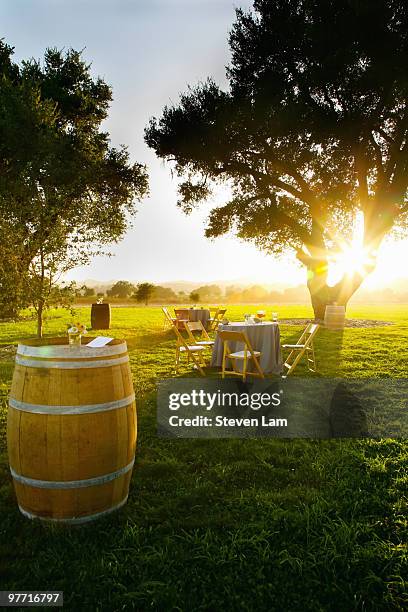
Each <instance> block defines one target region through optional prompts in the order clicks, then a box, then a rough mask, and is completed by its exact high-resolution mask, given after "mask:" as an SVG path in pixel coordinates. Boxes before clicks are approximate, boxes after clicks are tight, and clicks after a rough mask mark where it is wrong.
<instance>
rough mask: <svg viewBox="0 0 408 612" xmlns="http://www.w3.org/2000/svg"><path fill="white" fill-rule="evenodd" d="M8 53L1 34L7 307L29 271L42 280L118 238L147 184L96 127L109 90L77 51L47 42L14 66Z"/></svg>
mask: <svg viewBox="0 0 408 612" xmlns="http://www.w3.org/2000/svg"><path fill="white" fill-rule="evenodd" d="M12 54H13V49H12V48H11V47H10V46H9V45H7V44H6V43H5V42H4V41H0V244H2V245H3V246H1V247H0V249H1V250H2V253H1V254H2V255H3V256H4V255H5V256H7V253H4V252H3V251H4V249H8V250H10V249H11V250H12V252H13V257H14V259H15V265H14V267H13V268H8V272H7V271H6V270H2V269H0V273H1V276H0V286H1V287H0V288H1V291H0V293H1V295H2V296H3V298H4V296H6V298H5V299H6V300H7V301H8V303H9V304H13V305H14V306H15V305H16V303H17V302H18V300H19V298H18V296H17V292H19V295H20V298H21V294H22V293H24V292H25V291H26V290H27V288H28V287H30V286H33V285H32V283H30V282H29V279H30V275H34V276H35V277H36V279H38V275H39V277H40V278H43V279H44V278H45V279H46V280H47V282H48V281H49V279H50V278H51V276H52V275H54V274H55V272H56V268H55V266H56V264H57V261H58V265H57V271H60V272H64V271H66V270H67V269H70V268H72V267H73V266H75V265H79V264H83V263H86V262H87V261H88V260H89V258H90V257H91V256H92V255H94V254H96V253H99V252H101V249H103V248H104V247H105V246H106V245H108V244H110V243H112V242H117V241H118V240H120V239H121V238H122V237H123V235H124V233H125V230H126V228H127V226H128V223H129V220H130V217H131V215H133V214H134V213H135V204H136V201H137V200H140V199H141V198H142V197H143V196H144V195H145V194H146V193H147V188H148V186H147V173H146V169H145V167H144V166H143V165H141V164H138V163H131V161H130V159H129V154H128V152H127V150H126V148H125V147H123V146H122V147H119V148H115V147H113V146H112V145H111V143H110V139H109V134H108V133H107V132H105V131H103V130H102V129H101V123H102V122H103V120H104V119H106V117H107V114H108V109H109V105H110V102H111V100H112V92H111V88H110V87H109V85H107V84H106V83H105V82H104V81H103V80H102V79H100V78H95V77H93V75H92V72H91V66H90V65H89V64H87V63H86V62H85V61H84V60H83V58H82V55H81V53H79V52H77V51H75V50H72V49H71V50H69V51H67V52H66V53H63V52H62V51H59V50H57V49H47V51H46V53H45V56H44V60H43V62H39V61H36V60H28V61H23V62H22V63H21V64H16V63H14V62H13V61H12ZM13 270H14V271H15V272H16V274H14V273H12V272H13ZM23 280H25V281H28V282H26V289H24V288H22V283H23ZM38 286H40V285H38ZM13 291H14V295H13ZM40 293H41V292H40ZM43 297H44V296H41V295H39V296H38V299H39V301H40V302H41V301H42V300H43Z"/></svg>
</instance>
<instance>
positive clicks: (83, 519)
mask: <svg viewBox="0 0 408 612" xmlns="http://www.w3.org/2000/svg"><path fill="white" fill-rule="evenodd" d="M127 500H128V496H127V495H126V497H125V498H124V499H122V501H120V502H119V503H118V504H116V505H115V506H112V508H108V509H107V510H101V512H96V513H95V514H87V515H85V516H78V517H76V516H73V517H69V518H54V517H51V516H38V514H32V513H31V512H28V511H27V510H24V508H22V507H21V506H20V504H19V506H18V509H19V510H20V512H21V514H23V515H24V516H25V517H27V518H29V519H33V520H34V519H38V520H40V521H47V522H51V523H72V524H76V525H79V524H81V523H88V522H90V521H94V520H95V519H98V518H102V517H103V516H106V515H108V514H110V513H111V512H115V510H119V508H122V506H124V505H125V504H126V502H127Z"/></svg>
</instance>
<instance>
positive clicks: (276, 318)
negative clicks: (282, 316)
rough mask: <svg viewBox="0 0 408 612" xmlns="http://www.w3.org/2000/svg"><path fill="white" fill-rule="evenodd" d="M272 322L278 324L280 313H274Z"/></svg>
mask: <svg viewBox="0 0 408 612" xmlns="http://www.w3.org/2000/svg"><path fill="white" fill-rule="evenodd" d="M272 321H273V322H274V323H277V322H278V313H277V312H273V313H272Z"/></svg>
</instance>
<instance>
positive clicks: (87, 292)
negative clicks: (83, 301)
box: [81, 285, 95, 297]
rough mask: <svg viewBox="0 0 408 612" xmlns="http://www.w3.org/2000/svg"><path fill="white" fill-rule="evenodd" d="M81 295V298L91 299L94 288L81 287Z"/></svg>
mask: <svg viewBox="0 0 408 612" xmlns="http://www.w3.org/2000/svg"><path fill="white" fill-rule="evenodd" d="M81 293H82V295H83V297H93V296H94V295H95V288H94V287H87V286H86V285H83V286H82V287H81Z"/></svg>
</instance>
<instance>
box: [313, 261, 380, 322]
mask: <svg viewBox="0 0 408 612" xmlns="http://www.w3.org/2000/svg"><path fill="white" fill-rule="evenodd" d="M370 272H371V270H370V271H367V273H366V274H364V275H362V274H359V273H358V272H355V273H354V274H352V275H345V276H343V278H342V279H341V280H340V281H339V282H338V283H337V284H336V285H334V286H333V287H330V286H329V285H328V284H327V276H326V275H322V276H321V277H320V276H319V274H318V273H317V272H316V270H315V269H313V270H311V269H309V268H308V282H307V286H308V289H309V293H310V298H311V302H312V308H313V312H314V316H315V320H316V321H323V320H324V315H325V312H326V306H329V305H331V304H337V305H338V306H344V308H345V309H346V308H347V304H348V302H349V300H350V298H351V297H352V296H353V295H354V293H355V292H356V291H357V289H358V288H359V287H360V285H361V284H362V282H363V281H364V279H365V278H366V276H368V274H369V273H370Z"/></svg>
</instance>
